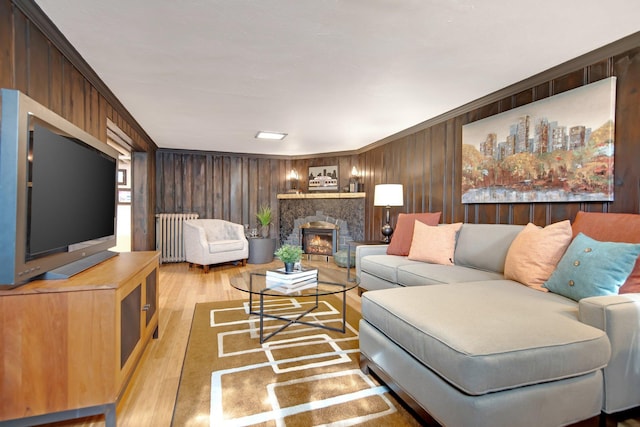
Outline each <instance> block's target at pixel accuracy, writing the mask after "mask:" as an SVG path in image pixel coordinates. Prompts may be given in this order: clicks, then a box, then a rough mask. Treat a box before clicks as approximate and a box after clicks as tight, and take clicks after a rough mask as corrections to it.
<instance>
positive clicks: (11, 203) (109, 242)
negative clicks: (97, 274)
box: [0, 89, 118, 288]
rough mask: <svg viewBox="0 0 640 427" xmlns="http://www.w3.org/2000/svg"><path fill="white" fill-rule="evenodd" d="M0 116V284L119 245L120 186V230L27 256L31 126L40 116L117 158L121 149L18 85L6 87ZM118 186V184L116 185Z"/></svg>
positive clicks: (8, 284)
mask: <svg viewBox="0 0 640 427" xmlns="http://www.w3.org/2000/svg"><path fill="white" fill-rule="evenodd" d="M1 94H2V119H1V121H0V193H1V194H3V203H2V204H1V206H0V288H7V287H14V286H18V285H20V284H23V283H26V282H28V281H29V280H32V279H34V278H38V277H39V276H42V275H44V274H45V273H49V272H51V271H54V270H56V269H59V268H61V267H64V266H66V265H70V264H72V263H74V262H81V261H82V260H85V259H89V258H91V257H93V256H96V255H97V254H100V253H103V252H105V251H108V249H109V248H112V247H114V246H116V235H115V230H117V224H116V210H117V198H116V197H117V194H116V193H117V190H116V191H114V194H113V198H114V201H116V204H115V207H116V210H114V213H113V215H114V234H113V235H111V236H104V238H102V239H99V240H100V242H98V243H96V244H92V245H90V246H88V247H85V246H84V245H80V246H79V247H78V248H77V249H75V250H71V251H69V252H56V253H51V254H48V255H46V256H42V257H38V258H35V259H30V260H28V259H26V238H27V203H28V197H27V186H28V170H29V164H28V163H29V131H30V127H32V126H33V123H35V122H38V123H39V124H40V125H44V126H46V127H47V128H49V129H50V130H53V131H54V132H56V133H58V134H60V135H63V136H66V137H68V138H72V139H76V140H78V141H81V142H82V143H84V144H86V145H88V146H90V147H92V148H94V149H96V150H99V151H100V152H102V153H104V154H105V155H107V156H109V157H112V158H113V159H114V161H115V162H114V180H115V179H116V171H117V159H118V152H117V151H116V150H115V149H114V148H112V147H110V146H109V145H107V144H106V143H104V142H102V141H100V140H98V139H97V138H95V137H94V136H92V135H90V134H89V133H87V132H85V131H84V130H82V129H80V128H79V127H77V126H75V125H74V124H72V123H71V122H69V121H68V120H66V119H64V118H63V117H61V116H59V115H58V114H56V113H55V112H53V111H51V110H49V109H48V108H46V107H44V106H43V105H41V104H39V103H38V102H36V101H34V100H33V99H31V98H29V97H28V96H26V95H24V94H23V93H21V92H19V91H17V90H11V89H2V91H1ZM115 188H116V189H117V185H116V186H115Z"/></svg>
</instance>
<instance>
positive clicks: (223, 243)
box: [209, 240, 244, 254]
mask: <svg viewBox="0 0 640 427" xmlns="http://www.w3.org/2000/svg"><path fill="white" fill-rule="evenodd" d="M243 248H244V242H243V241H242V240H217V241H215V242H209V253H210V254H216V253H219V252H230V251H241V250H242V249H243Z"/></svg>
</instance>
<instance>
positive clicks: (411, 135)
mask: <svg viewBox="0 0 640 427" xmlns="http://www.w3.org/2000/svg"><path fill="white" fill-rule="evenodd" d="M621 46H622V47H621ZM629 46H632V47H631V48H629ZM612 52H613V53H612ZM585 62H586V63H585ZM575 64H579V65H575ZM610 76H617V102H616V145H615V150H616V152H615V201H614V202H610V203H513V204H464V205H463V204H462V203H461V176H460V168H461V152H462V126H463V125H464V124H466V123H471V122H473V121H476V120H479V119H483V118H486V117H489V116H492V115H495V114H498V113H501V112H504V111H507V110H509V109H512V108H516V107H519V106H522V105H525V104H528V103H530V102H534V101H537V100H540V99H543V98H546V97H549V96H552V95H555V94H559V93H562V92H565V91H567V90H570V89H574V88H577V87H579V86H582V85H585V84H589V83H592V82H595V81H598V80H601V79H604V78H607V77H610ZM639 86H640V36H639V35H638V34H636V35H634V36H633V37H631V38H630V39H627V40H625V41H624V42H621V43H614V44H612V45H609V46H606V47H604V48H602V49H599V50H598V51H596V52H593V53H591V54H589V55H586V58H585V57H580V58H577V59H576V60H572V61H570V62H568V63H566V64H561V66H559V67H558V69H553V70H549V71H548V72H545V73H541V74H540V75H537V76H534V77H532V78H531V79H529V80H527V81H524V82H520V83H519V84H517V85H514V86H513V87H512V88H505V89H504V90H502V91H499V92H497V93H496V94H491V95H488V96H487V97H486V98H485V99H488V100H486V101H485V99H480V100H477V101H475V102H473V103H471V104H470V105H469V106H462V107H460V108H459V109H457V110H455V111H454V114H447V115H444V116H445V117H444V118H442V119H440V118H436V119H434V120H430V121H427V122H425V123H424V124H423V125H418V126H416V127H414V128H412V129H409V130H406V131H404V132H401V133H400V134H399V135H401V136H398V137H395V138H394V137H390V138H387V139H386V140H383V141H380V142H378V143H375V144H372V145H371V146H369V147H365V148H363V149H362V150H360V151H359V152H357V153H343V154H329V155H320V156H315V157H313V158H291V159H287V158H268V157H257V156H256V157H251V156H246V155H239V154H238V155H236V154H230V153H223V154H221V153H203V152H197V153H186V152H180V151H166V150H159V152H158V158H157V172H156V173H157V176H158V189H157V194H156V196H157V202H156V212H191V211H193V212H198V213H199V214H200V215H201V216H203V217H209V218H223V219H228V220H231V221H234V222H238V223H243V224H255V223H256V221H255V211H256V210H257V208H258V207H259V206H260V205H262V204H269V205H270V206H271V207H272V209H273V211H274V213H275V212H277V211H278V210H277V200H276V198H275V197H276V194H277V193H280V192H286V191H287V190H288V189H289V188H290V187H289V183H288V181H287V176H288V174H289V172H290V170H291V169H292V168H294V169H296V170H297V172H298V174H299V175H300V177H301V180H300V189H301V190H302V191H303V192H306V191H307V190H308V189H307V188H306V174H307V172H308V168H309V166H322V165H339V179H340V187H343V186H345V185H347V184H348V180H349V176H350V174H351V168H352V166H356V167H357V168H358V169H359V170H360V171H361V174H363V178H362V179H363V183H364V189H365V192H367V194H368V196H367V200H366V209H365V238H366V239H375V238H379V237H380V226H381V225H382V216H383V209H381V208H378V207H374V206H373V197H372V195H373V189H374V186H375V184H380V183H401V184H403V185H404V190H405V205H404V206H403V207H401V208H394V209H393V213H394V214H397V213H398V212H426V211H430V212H436V211H441V212H442V221H443V222H448V223H451V222H457V221H464V222H473V223H507V224H526V223H527V222H533V223H535V224H538V225H546V224H550V223H552V222H556V221H559V220H563V219H573V218H574V217H575V214H576V213H577V212H578V211H579V210H586V211H599V212H631V213H640V172H639V171H640V111H639V109H640V87H639ZM274 223H275V227H278V223H277V218H276V220H275V221H274ZM276 229H277V228H276ZM272 233H273V229H272Z"/></svg>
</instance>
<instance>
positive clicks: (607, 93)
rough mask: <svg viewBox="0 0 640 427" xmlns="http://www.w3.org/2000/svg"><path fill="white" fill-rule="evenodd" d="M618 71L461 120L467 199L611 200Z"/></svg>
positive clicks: (495, 201)
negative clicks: (492, 113)
mask: <svg viewBox="0 0 640 427" xmlns="http://www.w3.org/2000/svg"><path fill="white" fill-rule="evenodd" d="M615 91H616V78H615V77H610V78H608V79H604V80H600V81H598V82H595V83H592V84H589V85H586V86H582V87H580V88H577V89H573V90H570V91H567V92H564V93H561V94H559V95H555V96H552V97H550V98H546V99H543V100H540V101H536V102H533V103H531V104H527V105H524V106H522V107H518V108H515V109H513V110H509V111H507V112H504V113H500V114H497V115H495V116H491V117H488V118H486V119H482V120H478V121H476V122H473V123H469V124H467V125H464V126H463V127H462V203H532V202H587V201H589V202H594V201H613V153H614V132H615V93H616V92H615Z"/></svg>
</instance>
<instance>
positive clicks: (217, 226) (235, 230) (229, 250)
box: [183, 219, 249, 273]
mask: <svg viewBox="0 0 640 427" xmlns="http://www.w3.org/2000/svg"><path fill="white" fill-rule="evenodd" d="M183 230H184V251H185V258H186V260H187V262H188V263H189V266H192V265H194V264H199V265H202V266H203V267H204V272H205V273H208V272H209V266H210V265H211V264H220V263H223V262H230V261H239V260H240V261H242V265H246V263H247V258H248V257H249V242H248V241H247V238H246V237H245V235H244V227H243V226H242V225H240V224H234V223H233V222H229V221H224V220H222V219H190V220H187V221H185V222H184V229H183Z"/></svg>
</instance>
